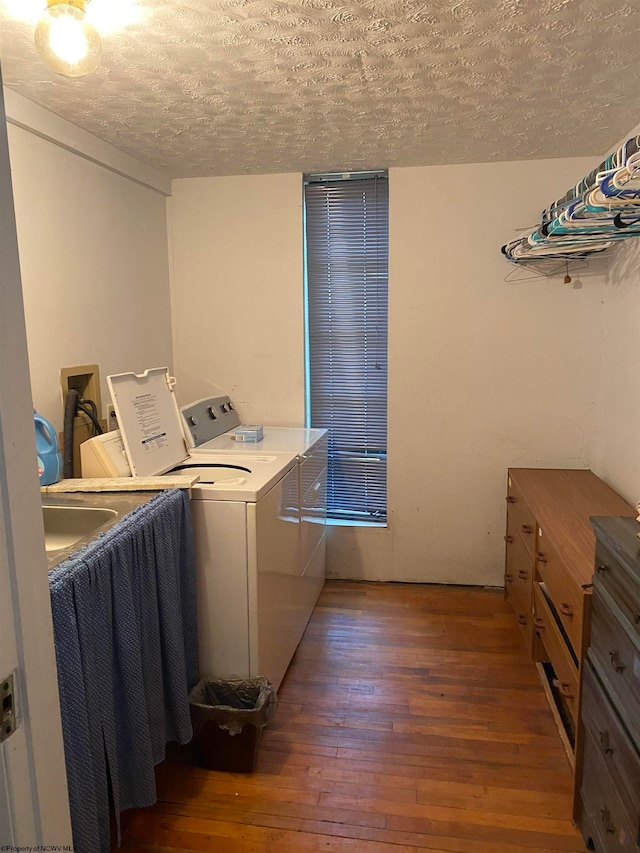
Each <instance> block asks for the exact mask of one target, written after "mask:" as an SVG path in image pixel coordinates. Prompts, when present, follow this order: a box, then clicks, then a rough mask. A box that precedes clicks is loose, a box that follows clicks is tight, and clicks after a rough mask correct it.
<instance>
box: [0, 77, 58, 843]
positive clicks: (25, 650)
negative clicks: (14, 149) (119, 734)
mask: <svg viewBox="0 0 640 853" xmlns="http://www.w3.org/2000/svg"><path fill="white" fill-rule="evenodd" d="M0 270H1V274H0V275H1V278H0V620H1V621H2V622H3V627H2V630H1V631H0V642H1V643H2V647H1V648H0V666H4V667H6V671H1V672H0V678H4V677H5V676H8V675H11V674H12V675H13V677H14V690H15V696H16V710H17V715H16V720H17V725H16V729H15V731H14V732H13V734H11V735H10V736H9V737H8V738H7V739H6V740H5V741H4V742H3V743H2V744H0V817H1V818H2V824H0V844H3V843H8V844H14V845H16V846H36V845H39V844H40V845H60V846H61V848H64V846H65V845H71V844H72V837H71V825H70V819H69V801H68V795H67V783H66V773H65V766H64V750H63V743H62V728H61V721H60V704H59V698H58V684H57V674H56V660H55V650H54V643H53V626H52V618H51V604H50V598H49V584H48V579H47V558H46V552H45V547H44V530H43V521H42V512H41V509H40V504H41V501H40V489H39V482H38V476H37V473H36V472H37V466H36V450H35V433H34V429H33V426H32V423H33V403H32V399H31V382H30V377H29V360H28V354H27V339H26V331H25V319H24V306H23V301H22V283H21V278H20V263H19V257H18V241H17V234H16V226H15V215H14V207H13V190H12V183H11V166H10V161H9V149H8V142H7V128H6V115H5V108H4V97H3V90H2V77H1V71H0ZM3 834H7V835H8V836H9V839H8V840H7V841H5V839H4V838H3V837H2V835H3ZM69 849H72V848H71V847H69Z"/></svg>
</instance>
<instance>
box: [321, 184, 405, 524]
mask: <svg viewBox="0 0 640 853" xmlns="http://www.w3.org/2000/svg"><path fill="white" fill-rule="evenodd" d="M305 231H306V272H307V368H308V376H307V392H308V420H309V422H310V425H311V426H313V427H325V428H326V429H327V430H328V435H329V469H328V494H327V506H328V516H329V518H331V519H338V520H345V521H352V522H353V521H356V522H357V521H370V522H379V523H384V522H385V521H386V516H387V307H388V268H389V185H388V178H387V175H386V174H367V176H352V177H349V178H348V179H316V178H308V179H307V181H306V182H305Z"/></svg>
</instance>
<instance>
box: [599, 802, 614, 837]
mask: <svg viewBox="0 0 640 853" xmlns="http://www.w3.org/2000/svg"><path fill="white" fill-rule="evenodd" d="M600 816H601V817H602V825H603V826H604V831H605V832H606V833H608V834H609V835H611V834H612V833H614V832H615V831H616V828H615V826H614V825H613V821H612V820H611V812H610V811H609V809H608V808H607V807H606V806H605V807H604V808H603V809H600Z"/></svg>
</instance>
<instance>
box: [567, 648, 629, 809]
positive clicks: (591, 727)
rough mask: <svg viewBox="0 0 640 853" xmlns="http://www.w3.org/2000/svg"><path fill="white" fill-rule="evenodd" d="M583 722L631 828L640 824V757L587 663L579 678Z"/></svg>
mask: <svg viewBox="0 0 640 853" xmlns="http://www.w3.org/2000/svg"><path fill="white" fill-rule="evenodd" d="M581 715H582V722H583V724H584V729H585V732H586V733H588V734H590V735H591V738H592V740H593V745H594V746H595V749H596V750H597V751H598V752H599V753H600V757H601V758H602V761H603V763H604V764H605V765H606V767H607V769H608V771H609V774H610V776H611V780H612V782H613V785H614V787H615V789H616V790H617V791H618V792H619V794H620V798H621V799H622V801H623V803H624V807H625V811H626V812H627V815H628V822H629V823H630V825H631V826H638V825H640V755H639V754H638V752H637V751H636V749H635V747H634V745H633V744H632V742H631V740H630V738H629V736H628V734H627V733H626V731H625V730H624V728H623V726H622V723H621V722H620V720H619V718H618V715H617V714H616V712H615V710H614V709H613V708H612V706H611V704H610V703H609V699H608V697H607V695H606V694H605V692H604V690H603V688H602V686H601V684H600V682H599V681H598V677H597V676H596V674H595V673H594V671H593V669H592V668H591V666H590V665H589V663H585V665H584V667H583V675H582V712H581Z"/></svg>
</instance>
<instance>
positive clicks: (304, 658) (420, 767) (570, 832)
mask: <svg viewBox="0 0 640 853" xmlns="http://www.w3.org/2000/svg"><path fill="white" fill-rule="evenodd" d="M157 775H158V792H159V802H158V803H157V804H156V805H155V806H153V807H151V808H149V809H143V810H137V811H132V812H128V813H126V814H125V815H124V816H123V837H124V842H123V847H122V850H123V853H142V851H150V850H156V851H186V850H188V851H206V853H307V851H325V853H386V852H387V851H388V853H416V851H420V850H426V851H431V853H441V851H449V853H552V851H584V849H585V848H584V845H583V843H582V840H581V837H580V835H579V833H578V831H577V829H576V828H575V827H574V826H573V825H572V823H571V817H570V816H571V794H570V790H571V774H570V770H569V765H568V762H567V760H566V758H565V755H564V752H563V749H562V745H561V742H560V738H559V736H558V733H557V730H556V728H555V724H554V722H553V718H552V715H551V711H550V710H549V707H548V705H547V701H546V698H545V695H544V692H543V689H542V687H541V685H540V682H539V680H538V675H537V672H536V669H535V666H534V665H533V664H532V663H531V662H530V661H529V660H528V658H527V656H526V654H525V652H524V647H523V646H522V643H521V640H520V636H519V633H518V629H517V626H516V623H515V619H514V616H513V612H512V610H511V608H510V606H509V605H508V604H507V603H505V602H504V601H503V598H502V594H501V592H497V591H490V590H484V589H475V588H468V587H442V586H429V585H425V586H421V585H409V584H367V583H352V582H346V581H330V582H328V583H327V584H326V586H325V589H324V591H323V593H322V595H321V598H320V600H319V602H318V606H317V607H316V610H315V612H314V614H313V617H312V619H311V621H310V623H309V626H308V628H307V631H306V633H305V636H304V638H303V640H302V643H301V644H300V647H299V649H298V651H297V653H296V656H295V658H294V660H293V662H292V664H291V666H290V668H289V671H288V673H287V676H286V679H285V681H284V683H283V685H282V687H281V689H280V693H279V705H278V710H277V713H276V716H275V718H274V720H273V722H272V724H271V725H270V726H269V727H268V728H267V729H266V730H265V733H264V738H263V741H262V744H261V746H260V753H259V759H258V765H257V768H256V770H255V771H254V772H253V773H251V774H240V773H219V772H214V771H207V770H204V769H201V768H199V767H197V766H195V764H194V763H193V759H192V758H191V756H190V755H189V751H188V750H183V751H181V752H180V753H179V754H176V755H175V756H174V757H173V759H172V760H167V761H165V762H164V763H163V764H162V765H160V767H159V768H158V774H157Z"/></svg>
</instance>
